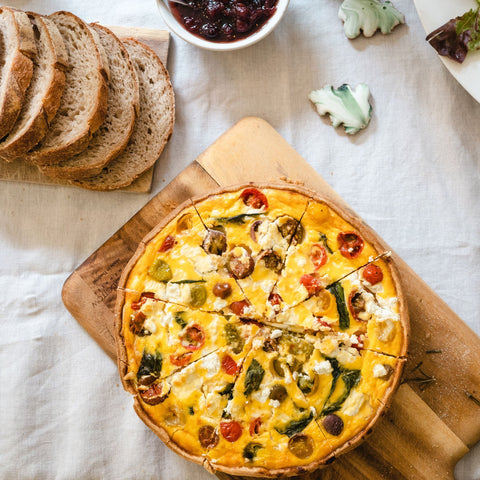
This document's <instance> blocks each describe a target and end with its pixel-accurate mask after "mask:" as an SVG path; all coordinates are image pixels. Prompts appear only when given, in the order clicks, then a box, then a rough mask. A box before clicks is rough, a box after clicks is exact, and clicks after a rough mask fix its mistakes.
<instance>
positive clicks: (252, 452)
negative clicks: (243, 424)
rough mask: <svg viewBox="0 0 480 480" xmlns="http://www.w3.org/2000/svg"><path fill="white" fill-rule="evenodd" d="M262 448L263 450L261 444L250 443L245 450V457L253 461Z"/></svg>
mask: <svg viewBox="0 0 480 480" xmlns="http://www.w3.org/2000/svg"><path fill="white" fill-rule="evenodd" d="M261 448H263V446H262V445H261V444H260V443H255V442H250V443H248V444H247V445H246V446H245V448H244V449H243V457H244V458H246V459H247V460H250V461H252V460H253V459H254V458H255V457H256V456H257V452H258V451H259V450H260V449H261Z"/></svg>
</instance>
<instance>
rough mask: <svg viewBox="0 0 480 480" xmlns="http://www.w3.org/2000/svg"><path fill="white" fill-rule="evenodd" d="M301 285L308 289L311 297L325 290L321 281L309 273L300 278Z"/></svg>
mask: <svg viewBox="0 0 480 480" xmlns="http://www.w3.org/2000/svg"><path fill="white" fill-rule="evenodd" d="M300 283H301V284H302V285H303V286H304V287H305V288H306V289H307V292H308V294H309V295H313V294H315V293H317V292H319V291H320V290H321V289H322V288H323V285H322V282H321V281H320V279H319V278H317V277H314V276H313V275H310V274H308V273H307V274H305V275H302V276H301V277H300Z"/></svg>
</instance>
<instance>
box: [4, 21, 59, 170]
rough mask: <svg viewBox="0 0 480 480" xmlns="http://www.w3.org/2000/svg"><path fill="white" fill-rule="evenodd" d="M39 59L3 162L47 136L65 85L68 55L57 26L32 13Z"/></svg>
mask: <svg viewBox="0 0 480 480" xmlns="http://www.w3.org/2000/svg"><path fill="white" fill-rule="evenodd" d="M28 17H29V19H30V22H31V24H32V26H33V32H34V34H35V43H36V47H37V55H36V58H35V62H34V67H33V76H32V80H31V82H30V86H29V87H28V90H27V92H26V96H25V102H24V105H23V108H22V110H21V112H20V115H19V116H18V119H17V122H16V123H15V125H14V127H13V129H12V130H11V131H10V133H9V134H8V136H7V137H6V138H4V139H3V141H2V142H0V158H2V159H3V160H6V161H12V160H14V159H15V158H17V157H20V156H21V155H24V154H25V153H26V152H28V151H29V150H30V149H31V148H33V147H34V146H35V145H36V144H37V143H38V142H39V141H40V140H41V139H42V138H43V137H44V136H45V135H46V134H47V131H48V128H49V125H50V122H51V121H52V119H53V118H54V117H55V114H56V113H57V110H58V107H59V106H60V100H61V98H62V93H63V88H64V85H65V69H66V68H67V67H68V55H67V51H66V49H65V45H64V43H63V40H62V37H61V35H60V33H59V31H58V29H57V27H56V26H55V24H54V23H53V22H52V21H51V20H50V19H48V18H46V17H42V16H41V15H37V14H35V13H31V12H29V13H28Z"/></svg>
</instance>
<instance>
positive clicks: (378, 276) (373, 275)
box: [362, 263, 383, 285]
mask: <svg viewBox="0 0 480 480" xmlns="http://www.w3.org/2000/svg"><path fill="white" fill-rule="evenodd" d="M362 277H363V278H364V279H365V280H366V281H367V282H368V283H370V284H371V285H375V284H377V283H379V282H381V281H382V280H383V272H382V269H381V268H380V267H379V266H378V265H374V264H373V263H371V264H370V265H367V266H366V267H365V268H364V269H363V272H362Z"/></svg>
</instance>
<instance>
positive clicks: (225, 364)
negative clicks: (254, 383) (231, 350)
mask: <svg viewBox="0 0 480 480" xmlns="http://www.w3.org/2000/svg"><path fill="white" fill-rule="evenodd" d="M222 368H223V370H224V371H225V373H226V374H227V375H236V374H237V373H238V371H239V370H240V369H239V367H238V365H237V364H236V363H235V360H234V359H233V358H232V357H231V356H230V355H225V356H224V357H223V358H222Z"/></svg>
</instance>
